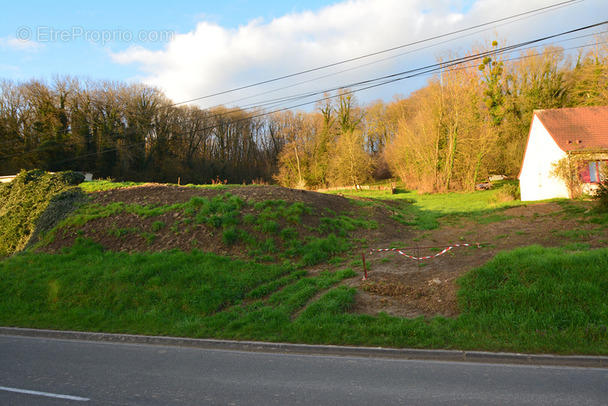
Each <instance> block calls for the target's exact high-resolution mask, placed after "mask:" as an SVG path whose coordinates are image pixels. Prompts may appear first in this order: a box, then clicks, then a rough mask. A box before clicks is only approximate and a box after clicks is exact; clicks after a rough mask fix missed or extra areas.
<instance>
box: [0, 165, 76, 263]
mask: <svg viewBox="0 0 608 406" xmlns="http://www.w3.org/2000/svg"><path fill="white" fill-rule="evenodd" d="M77 175H78V174H74V173H73V172H69V173H65V172H60V173H56V174H50V173H46V172H44V171H41V170H39V169H35V170H31V171H21V173H19V175H17V177H16V178H15V179H13V181H12V182H11V183H9V184H7V185H4V186H3V187H2V189H0V257H2V256H7V255H11V254H12V253H14V252H16V251H20V250H22V249H24V248H25V247H26V245H27V244H28V242H30V240H32V241H33V240H35V239H36V233H35V232H36V231H37V230H38V229H40V228H43V229H44V230H45V231H48V230H50V229H51V228H52V227H54V225H55V224H56V223H57V222H58V221H60V220H61V219H63V218H64V217H65V214H66V213H69V212H70V211H71V210H72V209H73V207H74V205H75V204H76V203H77V202H79V201H83V200H84V197H83V194H82V192H81V191H79V190H73V189H74V186H73V185H74V184H75V182H78V179H79V177H78V176H77ZM68 191H69V192H68ZM66 192H67V193H66ZM32 237H34V238H32Z"/></svg>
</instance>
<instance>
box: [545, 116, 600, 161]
mask: <svg viewBox="0 0 608 406" xmlns="http://www.w3.org/2000/svg"><path fill="white" fill-rule="evenodd" d="M534 114H536V116H537V117H538V118H539V119H540V121H541V122H542V123H543V125H544V126H545V128H546V129H547V131H549V134H550V135H551V137H553V139H554V140H555V142H556V143H557V145H558V146H559V147H560V148H561V149H562V150H564V151H566V152H569V151H578V150H581V151H582V150H597V149H608V106H605V107H578V108H569V109H552V110H535V111H534Z"/></svg>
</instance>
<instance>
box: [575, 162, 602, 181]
mask: <svg viewBox="0 0 608 406" xmlns="http://www.w3.org/2000/svg"><path fill="white" fill-rule="evenodd" d="M605 166H606V162H602V161H591V162H587V165H585V168H584V170H583V171H582V173H581V174H582V175H583V182H585V183H600V182H603V181H605V180H606V177H605V174H604V170H605ZM587 170H588V171H589V172H587Z"/></svg>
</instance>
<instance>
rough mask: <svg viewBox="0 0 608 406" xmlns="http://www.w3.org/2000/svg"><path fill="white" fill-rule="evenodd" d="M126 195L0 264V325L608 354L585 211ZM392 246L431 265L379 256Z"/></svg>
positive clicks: (385, 197) (98, 196)
mask: <svg viewBox="0 0 608 406" xmlns="http://www.w3.org/2000/svg"><path fill="white" fill-rule="evenodd" d="M121 186H125V185H121V184H113V183H110V182H93V183H92V184H83V189H85V192H86V193H87V196H88V197H89V201H88V202H87V203H86V204H84V205H80V206H79V208H78V209H77V210H76V211H74V212H73V213H71V214H70V215H69V216H67V217H65V218H63V219H62V220H60V221H59V223H58V224H57V225H56V226H55V227H54V228H52V229H49V230H46V232H44V233H41V236H40V239H39V241H38V243H37V244H36V245H35V246H34V245H33V244H30V246H31V248H30V249H28V250H27V251H26V252H23V253H20V254H18V255H14V256H12V257H9V258H5V259H4V260H2V262H0V293H1V297H2V298H1V299H0V323H1V324H2V325H6V326H22V327H38V328H56V329H73V330H88V331H106V332H125V333H138V334H156V335H176V336H191V337H214V338H231V339H248V340H268V341H289V342H303V343H328V344H352V345H372V346H391V347H416V348H459V349H478V350H492V351H505V350H509V351H522V352H548V353H579V354H607V353H608V344H607V340H606V339H607V338H608V333H607V332H606V325H607V324H608V300H606V297H607V295H606V293H607V292H608V275H606V272H605V269H608V250H606V249H605V248H603V247H605V246H606V242H607V241H608V228H607V227H606V224H608V216H606V215H605V214H602V213H600V212H598V211H597V210H596V209H595V208H594V205H593V203H592V202H589V201H583V200H580V201H552V202H542V203H535V204H522V202H519V201H517V200H509V199H500V198H497V196H498V191H499V190H490V191H481V192H475V193H472V194H444V195H418V194H416V193H414V192H408V191H404V190H397V193H396V194H390V193H388V192H381V191H365V192H361V191H359V192H357V191H341V192H336V193H334V194H321V193H316V192H310V191H301V190H293V189H286V188H280V187H274V186H214V187H195V186H189V187H183V186H182V187H180V186H176V185H159V184H145V185H128V186H129V187H121ZM500 186H501V185H500V184H499V185H497V189H500ZM476 243H481V245H479V246H477V245H476ZM463 244H473V246H471V247H463V246H459V247H457V246H455V245H463ZM450 246H452V247H454V248H452V249H451V250H449V251H447V252H446V253H444V254H443V255H440V256H437V257H434V256H435V255H437V254H439V253H441V252H442V251H443V250H444V249H445V248H447V247H450ZM387 248H390V249H392V248H398V249H401V251H402V252H403V253H405V254H409V255H411V256H415V257H421V256H432V257H434V258H432V259H424V260H416V259H411V258H408V257H406V256H403V255H399V254H398V252H397V251H395V250H393V251H383V252H373V253H372V252H371V250H374V249H387ZM363 255H365V260H366V269H367V279H365V280H363V276H364V268H363Z"/></svg>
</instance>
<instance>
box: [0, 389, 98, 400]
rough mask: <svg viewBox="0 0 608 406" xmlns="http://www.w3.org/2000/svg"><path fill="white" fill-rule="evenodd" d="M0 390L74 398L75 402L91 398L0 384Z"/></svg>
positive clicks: (48, 396)
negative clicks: (8, 386)
mask: <svg viewBox="0 0 608 406" xmlns="http://www.w3.org/2000/svg"><path fill="white" fill-rule="evenodd" d="M0 391H5V392H15V393H24V394H26V395H35V396H45V397H47V398H55V399H67V400H75V401H77V402H88V401H89V400H91V399H89V398H81V397H80V396H71V395H61V394H58V393H49V392H38V391H35V390H27V389H18V388H7V387H6V386H0Z"/></svg>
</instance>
